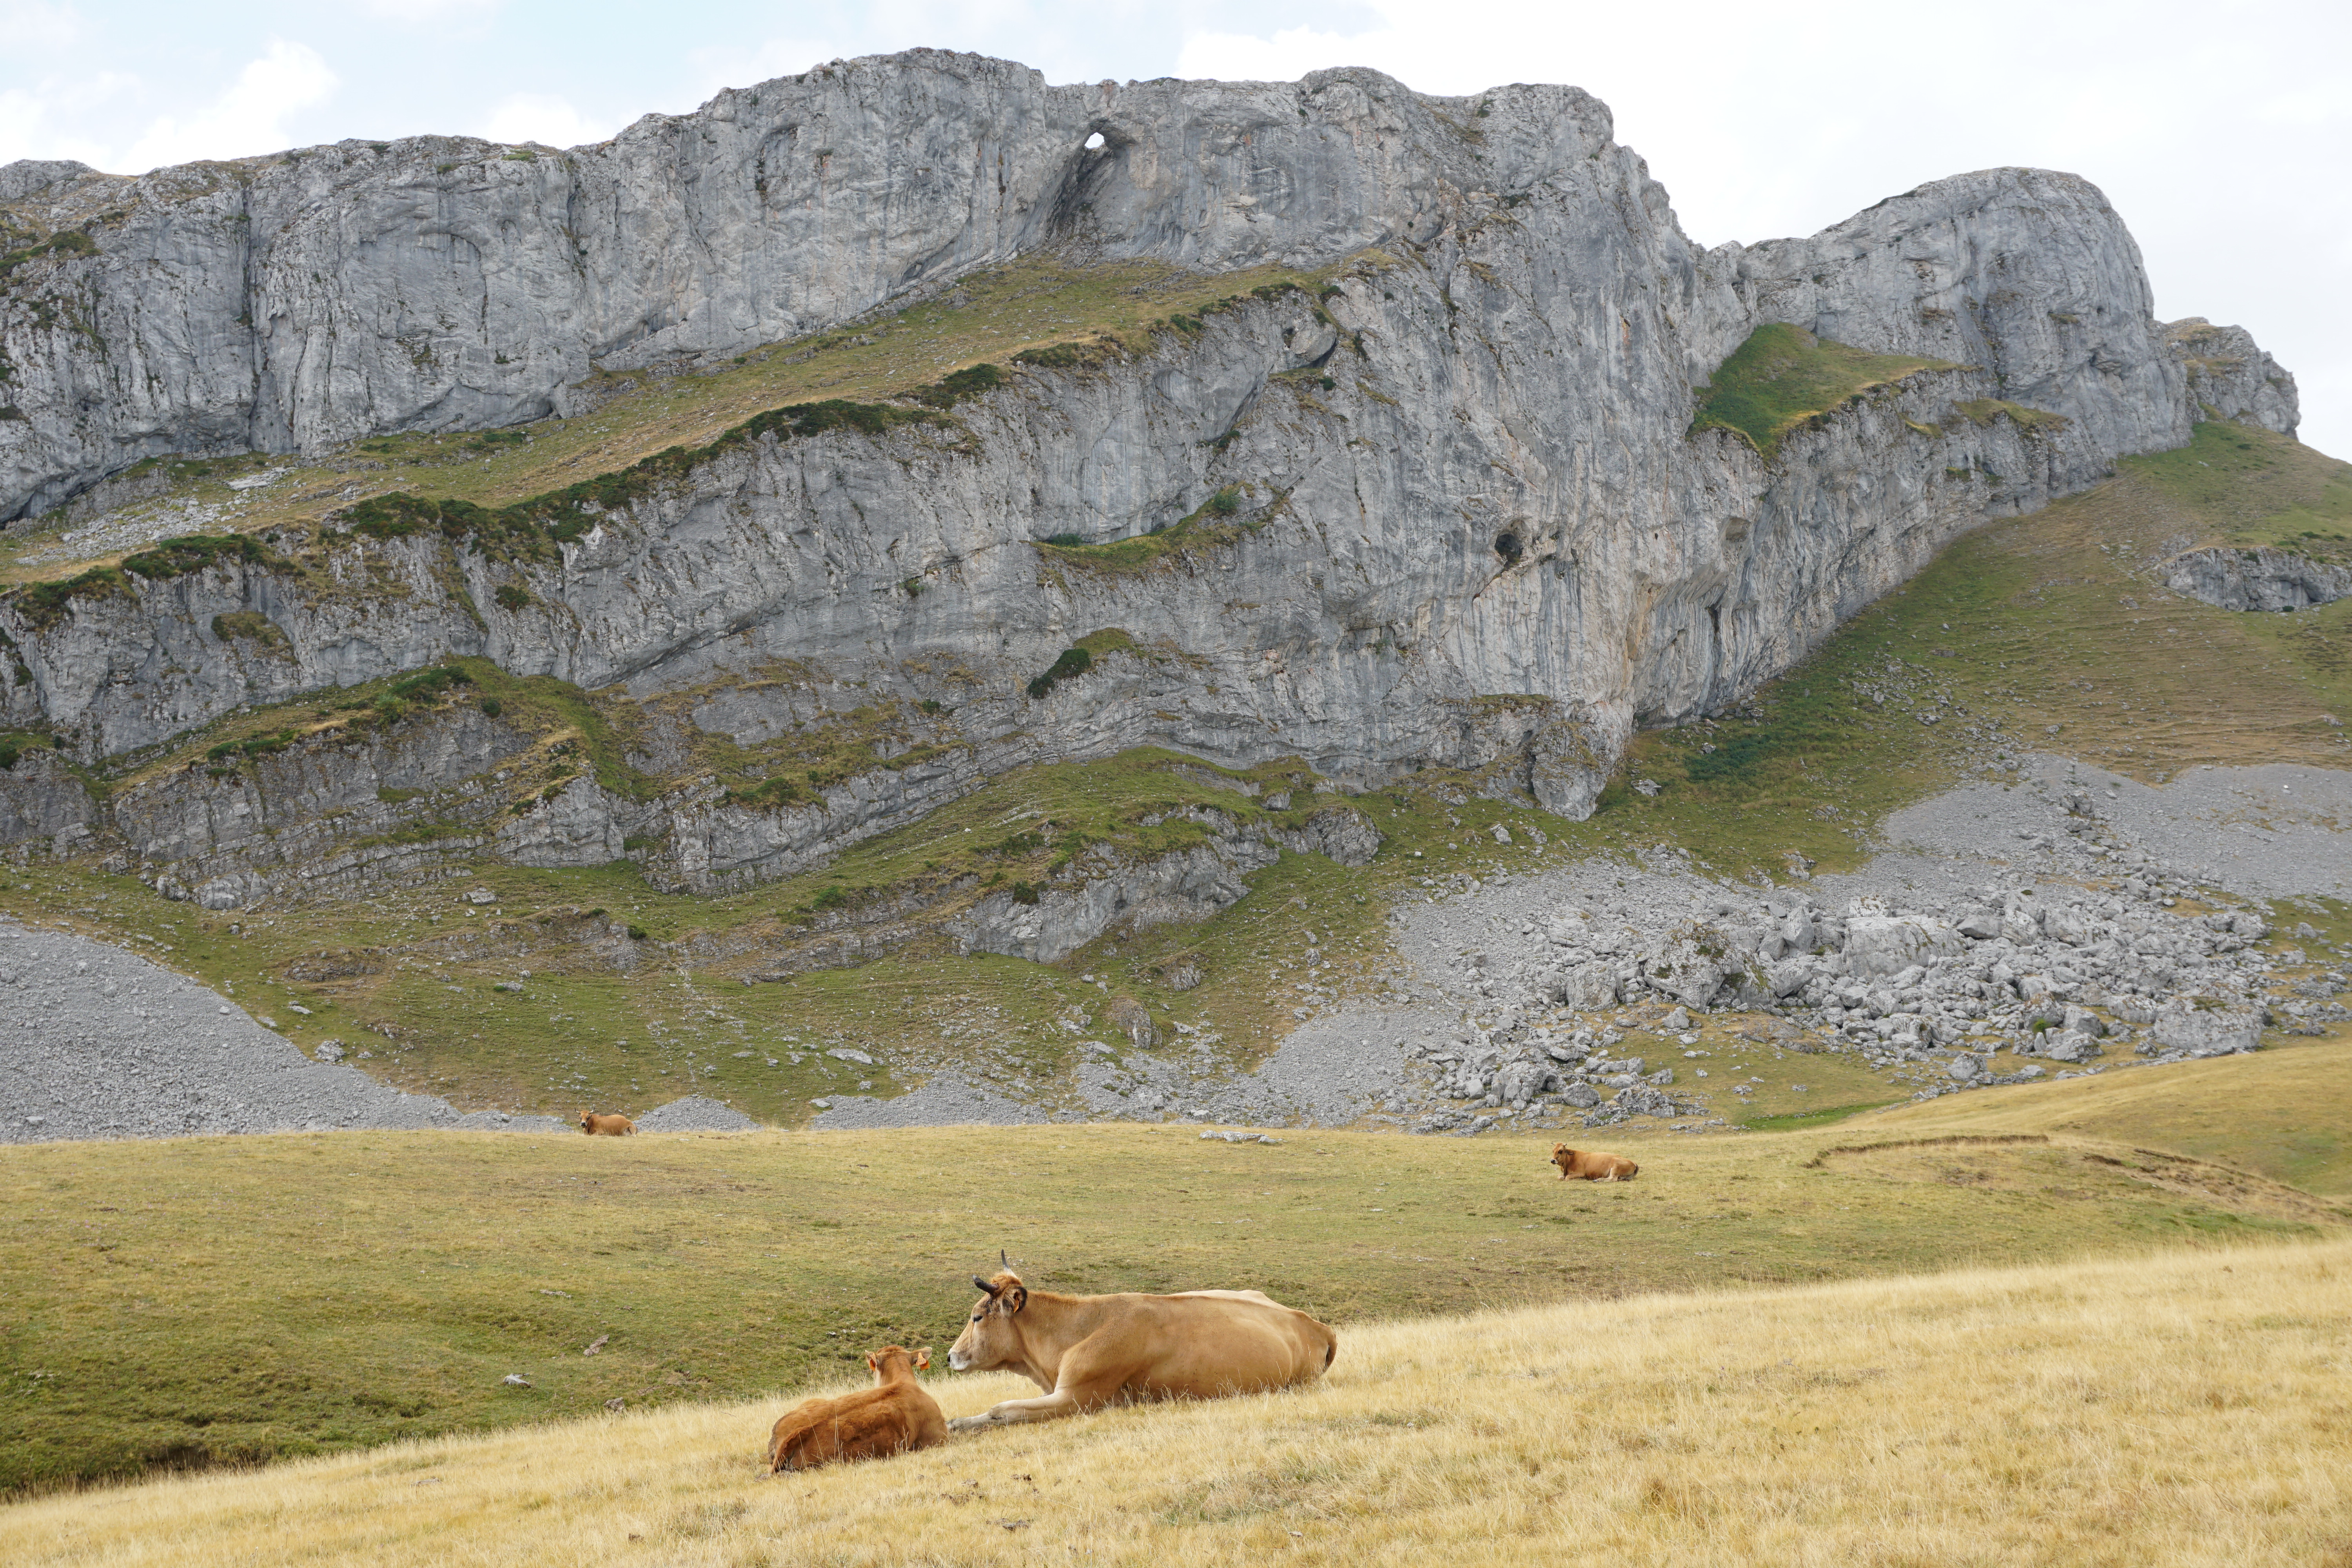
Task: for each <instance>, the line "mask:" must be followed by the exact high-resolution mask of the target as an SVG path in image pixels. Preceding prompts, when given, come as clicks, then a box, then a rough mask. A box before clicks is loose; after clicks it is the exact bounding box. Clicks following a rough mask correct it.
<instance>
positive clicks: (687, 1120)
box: [632, 1094, 760, 1132]
mask: <svg viewBox="0 0 2352 1568" xmlns="http://www.w3.org/2000/svg"><path fill="white" fill-rule="evenodd" d="M632 1120H634V1121H635V1122H636V1126H637V1131H640V1132H749V1131H751V1130H752V1129H754V1128H756V1127H758V1126H759V1125H760V1124H759V1123H758V1122H756V1121H752V1120H751V1118H750V1117H748V1116H746V1115H744V1114H743V1113H742V1112H741V1111H740V1110H736V1109H735V1108H734V1107H733V1106H731V1105H722V1104H720V1103H719V1101H718V1100H709V1099H706V1098H704V1097H703V1096H701V1095H698V1094H689V1095H688V1096H687V1097H686V1098H685V1099H683V1100H671V1101H670V1102H669V1103H668V1104H667V1105H657V1106H656V1107H654V1109H653V1110H648V1111H646V1113H645V1114H644V1115H643V1116H639V1117H635V1118H633V1119H632Z"/></svg>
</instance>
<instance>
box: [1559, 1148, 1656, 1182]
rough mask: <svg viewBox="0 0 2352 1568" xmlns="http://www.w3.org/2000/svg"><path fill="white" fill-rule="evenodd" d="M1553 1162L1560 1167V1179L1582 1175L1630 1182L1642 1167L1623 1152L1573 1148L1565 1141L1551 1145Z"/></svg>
mask: <svg viewBox="0 0 2352 1568" xmlns="http://www.w3.org/2000/svg"><path fill="white" fill-rule="evenodd" d="M1551 1163H1553V1164H1555V1165H1558V1166H1559V1179H1560V1180H1561V1181H1563V1182H1564V1181H1566V1180H1568V1179H1569V1177H1570V1176H1581V1177H1583V1178H1584V1179H1585V1180H1586V1181H1588V1182H1630V1181H1632V1180H1633V1175H1634V1173H1635V1172H1637V1171H1639V1170H1640V1169H1641V1168H1642V1167H1641V1166H1639V1165H1636V1164H1635V1163H1633V1161H1631V1160H1628V1159H1627V1158H1625V1156H1624V1155H1622V1154H1602V1153H1599V1152H1595V1151H1593V1150H1591V1149H1571V1148H1570V1147H1569V1146H1568V1145H1567V1144H1565V1143H1555V1144H1553V1145H1552V1146H1551Z"/></svg>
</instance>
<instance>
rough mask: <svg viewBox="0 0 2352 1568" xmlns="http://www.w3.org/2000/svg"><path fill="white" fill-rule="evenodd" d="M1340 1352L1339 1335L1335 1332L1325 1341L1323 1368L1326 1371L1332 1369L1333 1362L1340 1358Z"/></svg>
mask: <svg viewBox="0 0 2352 1568" xmlns="http://www.w3.org/2000/svg"><path fill="white" fill-rule="evenodd" d="M1338 1357H1339V1335H1337V1334H1333V1335H1332V1336H1331V1337H1330V1338H1329V1339H1328V1340H1326V1341H1324V1342H1323V1370H1324V1371H1325V1372H1329V1371H1330V1370H1331V1363H1332V1362H1333V1361H1335V1360H1337V1359H1338Z"/></svg>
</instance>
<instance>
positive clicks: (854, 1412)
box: [768, 1345, 948, 1475]
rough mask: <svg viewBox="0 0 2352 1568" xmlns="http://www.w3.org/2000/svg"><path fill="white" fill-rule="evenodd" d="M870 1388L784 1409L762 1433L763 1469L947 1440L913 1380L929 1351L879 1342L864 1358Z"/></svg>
mask: <svg viewBox="0 0 2352 1568" xmlns="http://www.w3.org/2000/svg"><path fill="white" fill-rule="evenodd" d="M930 1364H931V1352H930V1351H929V1349H928V1348H926V1349H923V1350H919V1351H908V1349H907V1348H906V1347H905V1346H903V1345H884V1346H883V1347H882V1348H881V1349H880V1350H878V1351H876V1352H874V1353H873V1354H872V1355H869V1356H867V1357H866V1365H867V1366H870V1367H872V1368H873V1369H874V1382H875V1386H874V1387H872V1388H869V1389H866V1390H865V1391H863V1392H862V1393H858V1394H844V1395H843V1396H842V1397H840V1398H839V1399H811V1400H807V1401H804V1402H803V1403H802V1404H800V1405H794V1406H793V1408H792V1409H790V1410H788V1411H786V1412H784V1415H783V1416H782V1419H781V1420H779V1421H778V1422H777V1423H776V1426H775V1430H774V1431H773V1432H772V1433H771V1434H770V1435H769V1437H768V1473H769V1474H771V1475H773V1474H775V1473H776V1472H777V1471H780V1470H805V1469H809V1468H813V1467H814V1466H817V1465H822V1464H826V1463H829V1462H832V1461H834V1460H837V1459H838V1460H847V1459H878V1458H884V1457H886V1456H887V1455H891V1454H904V1453H908V1452H909V1451H911V1450H913V1449H916V1448H928V1447H931V1446H932V1445H933V1444H935V1443H944V1442H946V1441H947V1440H948V1424H947V1420H946V1418H945V1417H944V1416H942V1415H940V1405H939V1401H937V1400H935V1399H933V1398H932V1397H931V1396H930V1395H929V1394H926V1393H924V1392H923V1389H922V1385H921V1384H919V1383H917V1382H916V1381H915V1370H916V1368H918V1367H920V1368H923V1369H925V1370H927V1371H928V1370H929V1367H930Z"/></svg>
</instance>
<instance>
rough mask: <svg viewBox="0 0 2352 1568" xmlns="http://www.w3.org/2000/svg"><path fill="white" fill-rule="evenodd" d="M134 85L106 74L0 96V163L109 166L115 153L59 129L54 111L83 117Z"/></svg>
mask: <svg viewBox="0 0 2352 1568" xmlns="http://www.w3.org/2000/svg"><path fill="white" fill-rule="evenodd" d="M137 85H138V81H137V79H136V78H133V77H128V76H123V75H121V74H118V73H116V72H111V71H106V72H101V73H100V74H99V75H98V76H95V77H91V78H89V79H83V80H78V81H60V80H50V81H44V82H42V83H41V84H40V85H39V86H38V87H37V88H30V89H27V88H9V89H5V91H0V163H15V162H16V160H17V159H19V158H79V159H80V160H81V161H82V162H83V163H88V164H89V165H91V166H92V167H93V168H100V169H103V168H108V167H110V166H111V163H112V160H113V157H114V150H113V149H112V148H111V147H110V146H108V145H107V144H106V143H104V142H100V141H97V140H95V139H94V138H91V137H89V136H82V135H76V134H75V133H74V132H70V131H68V130H65V129H63V128H61V127H59V126H58V124H57V123H56V121H58V119H59V118H61V116H60V115H59V114H58V109H59V108H60V106H66V107H70V108H72V109H75V110H81V111H83V112H87V111H88V110H90V109H91V108H92V107H93V106H95V105H100V104H103V103H104V102H106V101H107V100H109V99H111V98H113V97H115V96H116V95H117V94H119V93H121V92H123V91H125V90H127V89H133V88H135V87H137Z"/></svg>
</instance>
